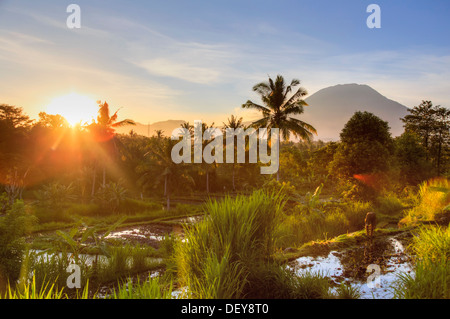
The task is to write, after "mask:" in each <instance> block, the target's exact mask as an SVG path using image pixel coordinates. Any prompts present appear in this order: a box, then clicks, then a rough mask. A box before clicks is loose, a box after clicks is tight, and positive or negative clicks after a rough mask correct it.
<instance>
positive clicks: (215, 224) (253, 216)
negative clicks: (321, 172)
mask: <svg viewBox="0 0 450 319" xmlns="http://www.w3.org/2000/svg"><path fill="white" fill-rule="evenodd" d="M282 208H283V199H282V197H281V196H280V195H276V194H273V195H272V196H268V195H266V194H265V193H263V192H261V191H259V192H255V193H253V194H252V195H250V196H248V197H246V196H238V197H236V198H235V199H231V198H226V199H224V200H223V201H221V202H216V201H210V202H208V204H207V205H206V207H205V212H206V213H207V217H206V218H205V219H204V220H203V221H202V222H199V223H197V224H196V225H193V226H192V227H191V228H187V229H186V230H185V238H186V241H185V242H184V243H183V244H180V245H177V247H176V258H177V266H178V273H179V276H180V281H181V282H182V284H183V285H187V286H188V291H189V294H190V295H191V296H192V297H195V298H208V297H211V296H215V297H220V298H241V297H244V296H243V295H242V289H243V285H244V283H245V282H246V278H247V276H248V275H249V272H250V271H251V270H250V269H251V267H252V265H255V264H257V263H261V262H263V261H264V260H267V259H269V258H270V256H271V254H272V253H273V252H274V240H275V238H274V234H275V228H276V224H277V220H278V216H279V214H280V212H281V209H282ZM219 283H228V284H231V283H233V286H229V287H226V288H225V287H223V285H219ZM211 287H214V289H213V290H211ZM224 289H226V290H224Z"/></svg>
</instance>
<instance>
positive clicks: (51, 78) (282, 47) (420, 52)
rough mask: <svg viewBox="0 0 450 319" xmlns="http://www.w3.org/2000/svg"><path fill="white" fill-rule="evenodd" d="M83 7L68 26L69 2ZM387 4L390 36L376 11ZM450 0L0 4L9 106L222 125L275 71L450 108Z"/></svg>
mask: <svg viewBox="0 0 450 319" xmlns="http://www.w3.org/2000/svg"><path fill="white" fill-rule="evenodd" d="M71 3H76V4H78V5H79V6H80V7H81V29H68V28H67V26H66V19H67V17H68V16H69V14H68V13H67V12H66V7H67V6H68V5H69V4H71ZM371 3H375V4H378V5H379V6H380V7H381V26H382V27H381V29H369V28H368V27H367V25H366V19H367V17H368V16H369V13H367V12H366V8H367V6H368V5H369V4H371ZM449 15H450V1H448V0H433V1H423V0H415V1H405V0H389V1H380V0H371V1H364V0H340V1H326V0H318V1H317V0H316V1H313V0H297V1H294V0H292V1H245V0H241V1H234V0H227V1H217V0H209V1H186V0H184V1H173V0H166V1H122V0H120V1H118V0H116V1H113V0H97V1H93V0H91V1H86V0H71V1H63V0H53V1H51V0H46V1H25V0H9V1H8V0H6V1H5V0H0V45H1V48H2V49H1V50H0V103H8V104H13V105H17V106H22V107H24V109H25V111H26V112H27V113H28V114H29V115H31V116H32V117H37V113H38V112H39V111H43V110H45V107H46V105H47V104H49V103H50V102H51V100H52V99H54V98H55V97H58V96H61V95H65V94H68V93H71V92H76V93H78V94H81V95H86V96H88V97H90V98H92V99H94V100H107V101H108V102H109V103H110V104H111V105H112V107H113V108H118V107H121V108H122V109H121V110H120V116H121V117H124V118H125V117H127V118H132V119H134V120H136V121H139V122H142V123H147V122H155V121H159V120H166V119H184V120H188V121H190V122H193V121H194V120H197V119H202V120H205V121H215V122H216V123H221V122H222V121H224V120H225V119H226V118H227V117H228V116H229V115H231V114H237V115H240V116H244V117H245V118H246V119H252V118H253V117H254V116H256V115H255V114H253V113H248V111H244V110H242V109H241V108H240V105H241V104H243V103H244V102H245V101H246V100H248V99H252V100H257V96H255V95H254V93H253V92H252V90H251V89H252V87H253V85H254V84H256V83H258V82H261V81H265V80H267V76H268V75H270V76H272V77H275V76H276V75H277V74H282V75H283V76H284V77H285V78H286V79H288V80H290V79H292V78H298V79H300V80H301V81H302V85H303V86H304V87H305V88H306V89H307V90H308V92H309V93H310V94H312V93H314V92H316V91H318V90H319V89H321V88H324V87H327V86H331V85H336V84H343V83H360V84H368V85H370V86H372V87H373V88H374V89H376V90H378V91H379V92H380V93H381V94H383V95H385V96H387V97H388V98H391V99H393V100H396V101H398V102H400V103H402V104H404V105H406V106H408V107H412V106H414V105H418V104H419V103H420V102H421V100H424V99H426V100H432V101H433V102H434V103H436V104H440V105H443V106H446V107H450V96H449V92H450V41H449V39H450V37H449V36H448V32H449V30H450V17H449Z"/></svg>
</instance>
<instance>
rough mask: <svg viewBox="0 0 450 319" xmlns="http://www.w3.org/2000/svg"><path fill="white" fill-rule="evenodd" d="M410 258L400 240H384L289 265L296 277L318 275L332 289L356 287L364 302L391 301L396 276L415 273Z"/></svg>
mask: <svg viewBox="0 0 450 319" xmlns="http://www.w3.org/2000/svg"><path fill="white" fill-rule="evenodd" d="M410 262H411V257H410V256H408V254H407V253H406V251H405V248H404V246H403V244H402V242H401V240H399V239H398V238H395V237H384V238H383V237H382V238H377V239H374V240H373V241H367V242H364V243H362V244H361V245H360V246H357V247H352V248H348V249H344V250H340V251H331V252H329V253H328V255H324V256H318V257H311V256H305V257H300V258H298V259H296V260H294V261H292V262H291V263H290V264H289V268H291V269H293V270H294V271H295V273H296V274H298V275H299V276H301V275H302V274H303V273H306V272H310V273H319V274H321V275H323V276H325V277H327V278H328V279H329V280H330V283H331V284H332V286H334V287H337V286H339V285H340V284H342V283H346V284H349V285H351V286H353V287H354V288H357V289H358V290H359V292H360V295H361V297H360V298H361V299H392V298H393V297H394V294H393V290H392V287H391V286H392V285H393V284H394V283H395V281H396V280H397V275H399V274H402V273H410V274H411V273H412V272H413V268H412V266H411V264H410Z"/></svg>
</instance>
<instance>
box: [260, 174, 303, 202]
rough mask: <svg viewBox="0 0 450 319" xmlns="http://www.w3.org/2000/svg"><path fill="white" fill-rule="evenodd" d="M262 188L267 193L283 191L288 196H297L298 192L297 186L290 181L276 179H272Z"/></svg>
mask: <svg viewBox="0 0 450 319" xmlns="http://www.w3.org/2000/svg"><path fill="white" fill-rule="evenodd" d="M262 189H263V190H264V191H265V192H267V193H269V194H270V193H281V194H283V196H285V197H286V198H296V197H298V193H297V191H296V190H295V187H294V186H292V185H291V183H290V182H280V181H277V180H276V179H273V178H272V179H270V180H269V181H267V182H266V183H264V185H263V186H262Z"/></svg>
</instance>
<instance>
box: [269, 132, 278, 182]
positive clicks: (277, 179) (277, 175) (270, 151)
mask: <svg viewBox="0 0 450 319" xmlns="http://www.w3.org/2000/svg"><path fill="white" fill-rule="evenodd" d="M280 149H281V139H280V134H278V152H280ZM270 152H272V150H270ZM279 181H280V161H279V160H278V170H277V182H279Z"/></svg>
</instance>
